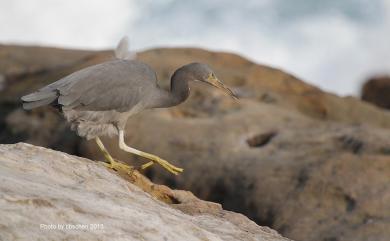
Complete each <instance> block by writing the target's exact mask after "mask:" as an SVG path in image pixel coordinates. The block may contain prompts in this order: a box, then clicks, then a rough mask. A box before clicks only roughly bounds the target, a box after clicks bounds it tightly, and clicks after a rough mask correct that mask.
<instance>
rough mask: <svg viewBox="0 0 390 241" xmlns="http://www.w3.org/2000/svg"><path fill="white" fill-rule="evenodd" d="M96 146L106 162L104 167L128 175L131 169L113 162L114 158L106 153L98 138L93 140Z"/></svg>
mask: <svg viewBox="0 0 390 241" xmlns="http://www.w3.org/2000/svg"><path fill="white" fill-rule="evenodd" d="M95 141H96V144H97V145H98V147H99V149H100V151H101V152H102V153H103V155H104V157H105V158H106V160H107V161H108V162H105V163H104V164H105V166H106V167H108V168H111V169H114V170H117V171H118V170H122V171H124V172H126V173H130V172H131V171H132V170H133V168H132V167H131V166H129V165H126V164H123V163H120V162H118V161H115V160H114V158H112V156H111V155H110V153H109V152H108V151H107V149H106V148H105V147H104V145H103V142H102V141H101V140H100V138H99V137H96V138H95Z"/></svg>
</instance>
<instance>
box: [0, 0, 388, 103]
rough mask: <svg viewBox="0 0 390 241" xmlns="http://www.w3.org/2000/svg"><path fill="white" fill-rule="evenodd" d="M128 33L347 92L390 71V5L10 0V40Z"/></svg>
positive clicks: (64, 42) (88, 39)
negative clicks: (226, 55) (223, 54)
mask: <svg viewBox="0 0 390 241" xmlns="http://www.w3.org/2000/svg"><path fill="white" fill-rule="evenodd" d="M123 35H128V36H129V38H130V41H131V48H132V50H133V51H140V50H143V49H148V48H154V47H167V46H168V47H177V46H191V47H200V48H206V49H211V50H222V51H228V52H234V53H237V54H240V55H243V56H244V57H247V58H249V59H251V60H253V61H255V62H257V63H261V64H266V65H270V66H272V67H276V68H281V69H283V70H285V71H288V72H290V73H292V74H294V75H296V76H297V77H299V78H301V79H303V80H305V81H306V82H309V83H312V84H314V85H316V86H319V87H320V88H322V89H324V90H326V91H330V92H333V93H336V94H339V95H343V96H344V95H355V96H357V95H359V92H360V87H361V84H362V83H363V82H364V81H365V80H366V79H367V78H368V77H371V76H373V75H377V74H390V0H328V1H320V0H306V1H305V0H294V1H289V0H258V1H253V0H252V1H251V0H249V1H234V0H226V1H222V0H198V1H190V0H180V1H179V0H160V1H159V0H154V1H153V0H111V1H104V0H69V1H61V0H0V43H4V44H7V43H8V44H10V43H13V44H14V43H17V44H28V45H30V44H34V45H44V46H47V45H50V46H56V47H68V48H82V49H107V48H113V47H114V46H115V45H116V44H117V42H118V41H119V39H120V38H121V37H122V36H123ZM161 61H164V60H161ZM183 64H184V63H183Z"/></svg>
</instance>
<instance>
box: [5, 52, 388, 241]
mask: <svg viewBox="0 0 390 241" xmlns="http://www.w3.org/2000/svg"><path fill="white" fill-rule="evenodd" d="M4 48H5V50H3V51H7V47H4ZM22 50H23V48H20V49H19V51H22ZM14 51H17V50H14ZM137 56H139V58H140V59H141V60H143V61H145V62H147V63H149V64H150V65H152V66H153V68H155V69H156V70H157V72H158V75H159V78H160V79H161V80H162V81H161V83H162V85H163V86H165V87H167V86H168V82H169V81H168V78H169V75H170V74H171V73H172V71H173V70H174V69H175V68H176V67H178V66H180V65H181V64H183V63H188V62H191V61H201V62H206V63H208V64H210V65H211V66H212V67H213V68H214V69H216V73H217V75H218V76H219V77H220V79H223V80H224V81H225V82H226V83H227V84H228V85H229V86H232V87H233V90H234V91H235V92H236V93H237V94H238V95H239V96H240V97H241V99H240V101H239V102H235V101H233V100H231V99H230V98H227V97H226V96H225V95H223V94H222V93H221V92H219V91H218V90H215V89H211V88H208V87H205V86H202V85H199V84H197V83H194V84H193V85H192V86H191V91H192V94H191V96H190V98H189V100H188V101H187V102H185V103H184V104H182V105H180V106H178V107H175V108H170V109H165V110H164V109H161V110H154V111H148V112H145V113H142V114H140V115H138V116H135V117H133V118H131V119H130V120H129V122H128V125H127V131H126V141H127V143H128V144H129V145H131V146H134V147H136V148H139V149H141V150H145V151H148V152H151V153H154V154H157V155H159V156H161V157H163V158H165V159H167V160H169V161H171V162H172V163H173V164H176V165H178V166H180V167H184V168H185V171H184V173H183V174H182V175H180V176H178V177H173V176H172V175H169V174H167V173H166V172H165V171H164V170H162V169H161V168H160V167H158V166H153V167H151V168H149V169H148V170H147V172H146V174H147V175H148V176H149V177H151V178H152V180H153V181H154V182H158V183H164V184H167V185H169V186H171V187H176V188H181V189H186V190H190V191H192V192H193V193H194V194H195V195H197V196H199V197H200V198H202V199H205V200H209V201H214V202H219V203H221V204H222V206H223V207H224V208H225V209H228V210H232V211H237V212H240V213H243V214H245V215H247V216H248V217H250V218H251V219H252V220H254V221H255V222H256V223H257V224H260V225H266V226H270V227H272V228H274V229H276V230H278V231H279V232H281V233H282V234H283V235H284V236H286V237H289V238H292V239H296V240H304V241H311V240H313V241H314V240H316V241H317V240H324V241H329V240H333V241H339V240H354V241H360V240H362V241H363V240H379V241H380V240H387V237H389V235H390V233H389V229H388V228H387V227H388V226H389V221H388V220H389V219H388V217H390V206H389V203H390V200H389V193H390V191H389V187H388V183H389V181H390V180H389V177H390V175H389V173H390V170H389V168H390V167H389V166H390V163H389V162H390V161H389V160H390V143H389V142H390V140H389V136H390V130H389V127H390V113H389V112H388V111H384V110H383V109H380V108H377V107H375V106H373V105H371V104H369V103H365V102H363V101H360V100H358V99H356V98H352V97H347V98H340V97H338V96H335V95H332V94H329V93H326V92H323V91H321V90H320V89H318V88H316V87H314V86H311V85H309V84H306V83H304V82H302V81H300V80H299V79H297V78H295V77H294V76H291V75H289V74H287V73H284V72H282V71H280V70H277V69H273V68H269V67H266V66H262V65H257V64H254V63H252V62H250V61H248V60H245V59H243V58H241V57H239V56H237V55H233V54H227V53H216V52H209V51H204V50H199V49H155V50H149V51H145V52H142V53H139V54H138V55H137ZM41 57H42V58H43V56H41ZM109 58H111V55H110V53H108V52H102V53H93V54H91V55H90V57H88V58H86V60H85V61H80V60H79V59H78V57H77V56H75V57H74V59H75V62H74V64H73V65H71V64H70V65H68V66H65V67H63V68H58V69H55V70H52V71H50V70H49V71H47V72H46V73H45V74H40V75H36V76H29V75H26V76H25V77H24V78H21V79H20V80H19V81H14V82H11V83H10V84H8V85H7V91H6V92H3V93H4V95H1V96H0V104H1V105H2V106H5V108H1V109H0V110H1V111H3V112H4V121H3V123H4V124H3V125H4V126H5V128H4V129H3V130H4V131H3V133H0V138H1V139H0V140H2V141H3V142H16V141H23V140H26V141H28V142H30V143H35V144H39V145H44V146H50V147H51V148H54V149H58V150H66V151H67V152H69V153H73V154H77V155H82V156H86V157H89V158H91V159H95V160H97V159H102V156H101V154H100V153H99V152H97V148H96V146H95V144H94V143H93V142H85V141H79V139H78V138H77V137H76V136H74V134H73V133H72V132H70V131H69V129H68V127H67V126H66V125H65V124H64V122H62V121H60V120H61V119H60V118H59V117H57V116H55V114H54V113H53V112H50V111H48V110H49V109H44V108H43V109H38V110H34V111H32V112H24V111H22V110H20V103H18V101H17V98H18V97H19V96H21V95H23V94H25V93H27V92H29V91H30V90H31V89H36V88H38V87H39V86H42V85H44V84H47V83H49V82H51V81H54V80H56V79H57V78H58V75H65V74H67V73H70V72H71V71H74V70H75V69H78V68H82V67H84V66H87V65H90V64H94V63H97V62H99V61H102V60H103V59H109ZM76 60H77V61H76ZM161 60H164V61H161ZM2 61H5V62H6V61H7V60H1V59H0V66H2V65H4V64H2ZM3 72H4V71H3ZM5 72H6V71H5ZM3 93H2V94H3ZM39 123H44V124H39ZM0 124H1V118H0ZM103 142H105V144H106V145H107V147H108V149H109V150H110V151H111V152H112V154H113V156H114V157H116V158H118V159H120V160H124V161H127V162H129V163H132V164H134V165H136V166H138V165H141V164H143V163H144V162H145V161H146V160H143V159H141V158H138V157H135V156H133V155H129V154H127V153H124V152H122V151H120V150H119V149H118V148H117V145H118V144H117V140H116V139H109V138H104V139H103ZM145 190H148V189H147V188H146V189H145ZM168 196H169V195H168ZM160 198H161V200H166V199H167V195H162V196H160ZM168 199H169V198H168ZM206 206H207V207H208V204H207V205H206ZM211 206H213V205H211ZM191 207H192V208H191ZM191 207H190V208H189V209H188V210H189V212H190V213H196V212H198V211H197V210H198V208H196V206H195V207H194V206H191ZM203 207H204V208H206V207H205V206H203Z"/></svg>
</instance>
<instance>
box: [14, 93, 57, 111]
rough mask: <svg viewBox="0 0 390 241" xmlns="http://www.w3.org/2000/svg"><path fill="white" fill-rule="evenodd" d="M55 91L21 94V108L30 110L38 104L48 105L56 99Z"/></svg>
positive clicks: (38, 105)
mask: <svg viewBox="0 0 390 241" xmlns="http://www.w3.org/2000/svg"><path fill="white" fill-rule="evenodd" d="M57 97H58V95H57V93H56V91H52V90H51V91H37V92H34V93H31V94H28V95H25V96H23V97H22V98H21V99H22V101H23V109H25V110H31V109H34V108H37V107H40V106H44V105H49V104H51V103H52V102H53V101H55V100H56V99H57Z"/></svg>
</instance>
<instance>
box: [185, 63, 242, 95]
mask: <svg viewBox="0 0 390 241" xmlns="http://www.w3.org/2000/svg"><path fill="white" fill-rule="evenodd" d="M188 66H189V68H190V69H191V72H192V74H193V80H195V81H200V82H204V83H207V84H209V85H211V86H214V87H216V88H218V89H221V90H222V91H224V92H225V93H227V94H228V95H230V96H231V97H232V98H234V99H238V98H237V96H236V95H234V93H233V92H232V91H231V90H230V89H229V88H228V87H226V86H225V85H224V84H223V83H222V82H221V81H220V80H219V79H218V78H217V76H216V75H215V73H214V71H213V70H212V69H211V68H210V67H209V66H208V65H207V64H202V63H192V64H189V65H188Z"/></svg>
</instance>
